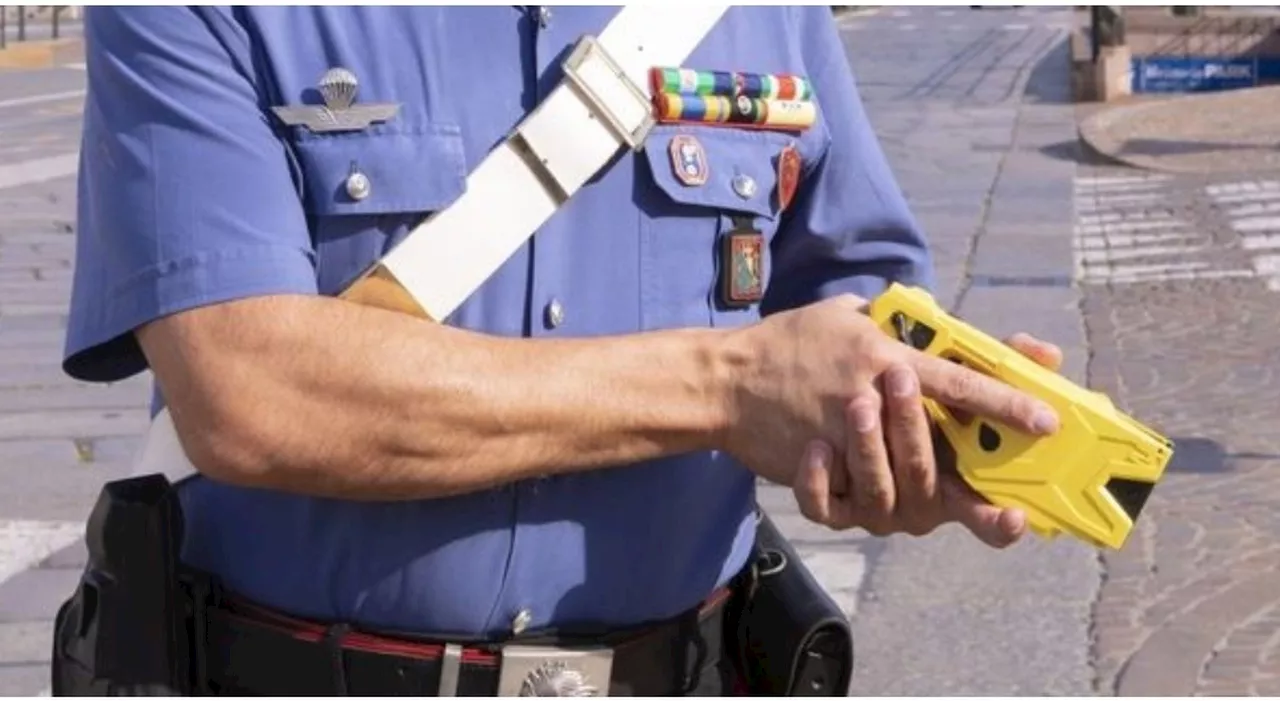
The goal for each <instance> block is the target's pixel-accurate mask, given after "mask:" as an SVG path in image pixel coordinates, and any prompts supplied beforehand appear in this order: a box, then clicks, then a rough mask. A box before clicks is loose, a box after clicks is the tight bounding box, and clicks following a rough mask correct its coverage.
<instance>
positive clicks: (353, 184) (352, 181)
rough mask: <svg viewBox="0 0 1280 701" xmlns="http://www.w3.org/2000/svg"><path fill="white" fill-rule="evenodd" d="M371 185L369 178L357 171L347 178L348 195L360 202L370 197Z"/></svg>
mask: <svg viewBox="0 0 1280 701" xmlns="http://www.w3.org/2000/svg"><path fill="white" fill-rule="evenodd" d="M369 190H370V183H369V176H367V175H365V174H364V173H361V172H360V171H358V170H357V171H355V172H353V173H352V174H351V175H348V176H347V195H348V196H349V197H350V198H351V199H353V200H355V201H356V202H359V201H361V200H363V199H364V198H366V197H368V196H369Z"/></svg>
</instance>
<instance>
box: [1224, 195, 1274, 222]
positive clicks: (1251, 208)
mask: <svg viewBox="0 0 1280 701" xmlns="http://www.w3.org/2000/svg"><path fill="white" fill-rule="evenodd" d="M1276 195H1277V199H1273V200H1263V201H1261V202H1253V203H1250V204H1243V205H1239V206H1237V207H1227V208H1226V209H1224V210H1222V213H1223V214H1225V215H1227V217H1228V218H1230V219H1236V218H1239V217H1256V216H1258V215H1259V214H1275V213H1276V212H1280V192H1277V193H1276Z"/></svg>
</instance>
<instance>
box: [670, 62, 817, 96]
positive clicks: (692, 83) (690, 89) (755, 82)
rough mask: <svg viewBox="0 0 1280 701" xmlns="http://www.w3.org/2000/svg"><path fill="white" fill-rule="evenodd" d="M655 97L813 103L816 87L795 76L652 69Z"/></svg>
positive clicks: (686, 69) (684, 69)
mask: <svg viewBox="0 0 1280 701" xmlns="http://www.w3.org/2000/svg"><path fill="white" fill-rule="evenodd" d="M649 79H650V82H651V84H652V85H651V87H652V88H653V91H652V92H653V94H654V95H658V94H663V93H665V94H672V95H680V96H701V97H712V96H719V97H735V98H736V97H740V96H745V97H750V98H758V99H764V100H811V99H813V86H812V85H810V84H809V81H807V80H805V79H804V78H801V77H799V76H795V75H787V74H781V73H780V74H760V73H733V72H729V71H695V70H692V69H689V68H653V69H651V70H650V71H649Z"/></svg>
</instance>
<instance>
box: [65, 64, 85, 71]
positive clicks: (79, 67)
mask: <svg viewBox="0 0 1280 701" xmlns="http://www.w3.org/2000/svg"><path fill="white" fill-rule="evenodd" d="M62 67H63V68H69V69H71V70H73V71H83V70H86V69H87V67H86V66H85V65H84V64H83V63H64V64H62Z"/></svg>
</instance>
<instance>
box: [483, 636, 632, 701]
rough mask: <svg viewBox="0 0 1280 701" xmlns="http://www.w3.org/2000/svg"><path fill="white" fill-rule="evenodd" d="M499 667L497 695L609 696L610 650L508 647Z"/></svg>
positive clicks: (611, 671) (611, 660)
mask: <svg viewBox="0 0 1280 701" xmlns="http://www.w3.org/2000/svg"><path fill="white" fill-rule="evenodd" d="M501 664H502V667H501V669H500V670H499V672H498V696H608V695H609V681H610V678H611V677H612V675H613V650H611V649H609V648H585V649H578V650H563V649H560V648H555V647H544V646H532V645H511V646H504V647H503V648H502V663H501Z"/></svg>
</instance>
